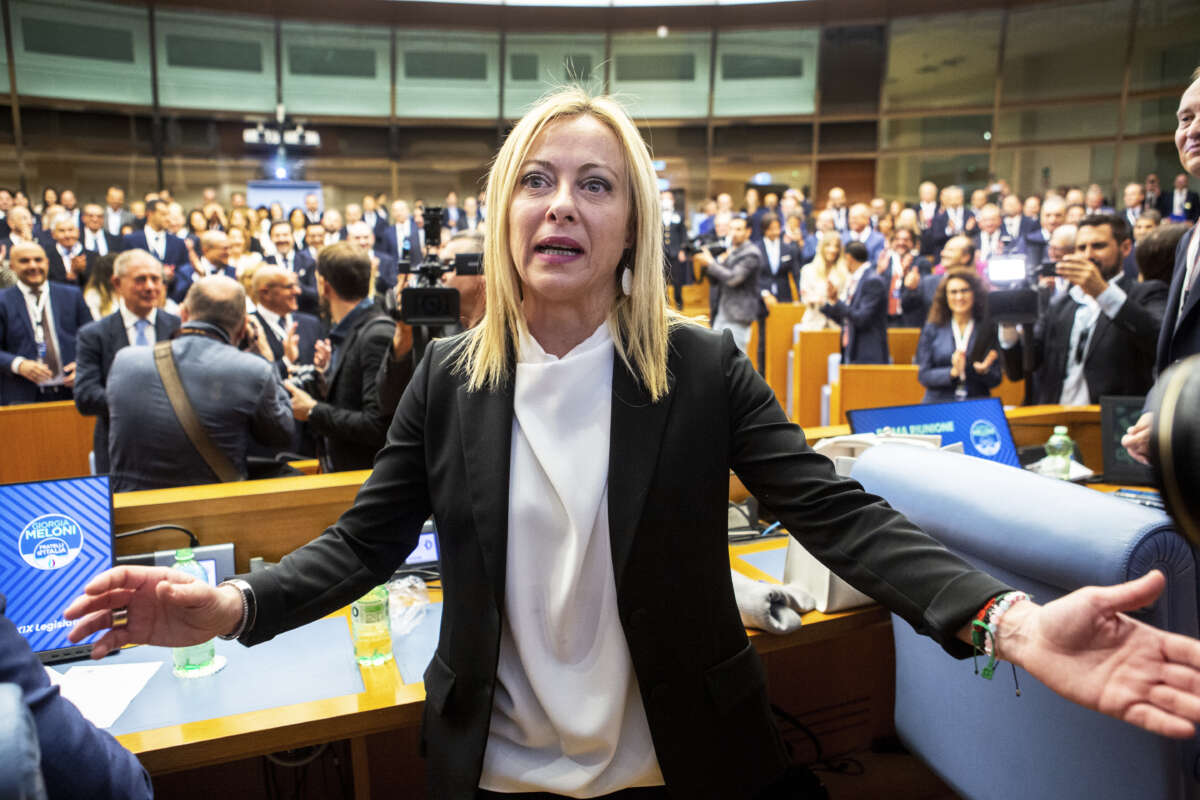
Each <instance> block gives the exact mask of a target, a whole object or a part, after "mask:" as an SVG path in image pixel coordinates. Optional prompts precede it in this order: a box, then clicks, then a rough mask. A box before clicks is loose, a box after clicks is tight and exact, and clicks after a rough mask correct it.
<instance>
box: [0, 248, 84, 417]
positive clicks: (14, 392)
mask: <svg viewBox="0 0 1200 800" xmlns="http://www.w3.org/2000/svg"><path fill="white" fill-rule="evenodd" d="M10 263H11V265H12V271H13V273H14V274H15V275H16V278H17V284H16V285H15V286H11V287H9V288H8V289H5V290H4V291H2V292H0V405H6V406H7V405H14V404H16V403H43V402H48V401H50V400H70V399H71V388H72V387H73V386H74V385H75V340H76V339H75V337H76V335H77V333H78V331H79V329H80V328H81V327H83V326H84V325H87V324H88V323H89V322H91V321H92V312H91V311H89V310H88V307H87V304H86V303H84V302H83V294H82V293H80V291H79V289H77V288H75V287H74V286H68V285H64V284H61V283H51V282H49V280H48V278H47V276H48V273H49V265H48V263H47V259H46V253H45V252H44V251H43V250H42V248H41V247H39V246H38V245H36V244H19V245H17V246H16V247H14V248H13V252H12V254H11V260H10Z"/></svg>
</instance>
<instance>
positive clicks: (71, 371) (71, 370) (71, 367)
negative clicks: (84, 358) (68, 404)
mask: <svg viewBox="0 0 1200 800" xmlns="http://www.w3.org/2000/svg"><path fill="white" fill-rule="evenodd" d="M63 386H65V387H67V388H68V389H72V388H74V387H75V362H74V361H72V362H71V363H70V364H67V365H66V366H65V367H63Z"/></svg>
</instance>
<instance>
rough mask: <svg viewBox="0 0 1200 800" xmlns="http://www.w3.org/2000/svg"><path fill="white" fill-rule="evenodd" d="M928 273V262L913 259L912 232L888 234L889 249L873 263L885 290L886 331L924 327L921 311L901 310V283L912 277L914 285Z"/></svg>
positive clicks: (930, 266)
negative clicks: (896, 328)
mask: <svg viewBox="0 0 1200 800" xmlns="http://www.w3.org/2000/svg"><path fill="white" fill-rule="evenodd" d="M932 270H933V264H931V263H930V261H929V259H927V258H925V256H921V255H917V233H916V231H915V230H913V229H912V228H897V229H896V230H895V232H894V233H893V234H892V244H891V246H890V247H888V248H887V249H886V250H884V251H883V252H882V253H880V254H879V258H878V259H877V260H876V262H875V271H876V272H877V273H878V274H879V277H880V278H881V279H882V280H883V285H884V286H885V287H887V307H888V312H887V314H888V327H902V328H920V327H921V326H922V325H924V324H925V316H924V315H923V314H922V309H921V308H909V309H908V310H907V311H906V310H905V308H904V283H905V278H907V277H908V276H909V274H910V273H912V274H913V275H914V277H913V280H914V281H919V280H920V278H921V276H923V275H928V274H929V273H930V272H931V271H932ZM925 313H926V314H927V313H928V309H925Z"/></svg>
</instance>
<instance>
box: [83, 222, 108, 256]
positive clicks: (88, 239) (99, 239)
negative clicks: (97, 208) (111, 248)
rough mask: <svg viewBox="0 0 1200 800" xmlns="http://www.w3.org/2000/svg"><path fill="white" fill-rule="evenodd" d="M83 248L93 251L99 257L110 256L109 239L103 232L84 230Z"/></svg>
mask: <svg viewBox="0 0 1200 800" xmlns="http://www.w3.org/2000/svg"><path fill="white" fill-rule="evenodd" d="M83 246H84V248H86V249H88V250H92V251H94V252H96V253H98V254H99V255H102V256H106V255H108V239H107V238H106V237H105V235H104V231H103V230H98V231H96V232H94V233H93V232H92V231H90V230H88V229H87V228H84V229H83Z"/></svg>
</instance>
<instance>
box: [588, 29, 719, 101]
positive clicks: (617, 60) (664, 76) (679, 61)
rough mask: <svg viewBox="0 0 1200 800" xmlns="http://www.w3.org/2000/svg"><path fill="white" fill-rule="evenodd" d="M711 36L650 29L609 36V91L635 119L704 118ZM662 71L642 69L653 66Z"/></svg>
mask: <svg viewBox="0 0 1200 800" xmlns="http://www.w3.org/2000/svg"><path fill="white" fill-rule="evenodd" d="M710 36H711V34H709V33H708V32H703V33H700V32H683V33H671V35H670V36H667V37H665V38H661V39H660V38H659V37H658V36H656V35H655V34H654V33H653V32H646V33H641V32H638V33H616V34H613V39H612V58H613V64H614V67H615V68H614V69H613V74H612V90H613V92H614V93H616V94H617V95H619V96H620V97H621V99H622V100H623V101H624V102H625V104H626V107H627V108H628V109H629V110H630V112H631V113H632V114H633V115H634V116H635V117H639V118H644V119H655V118H657V119H661V118H671V117H704V116H707V115H708V76H709V53H710V48H711V38H710ZM655 63H661V64H662V65H663V66H664V67H665V66H668V65H673V66H671V67H670V69H669V70H668V71H666V72H661V73H655V72H647V70H649V69H651V66H650V65H652V64H655Z"/></svg>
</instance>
